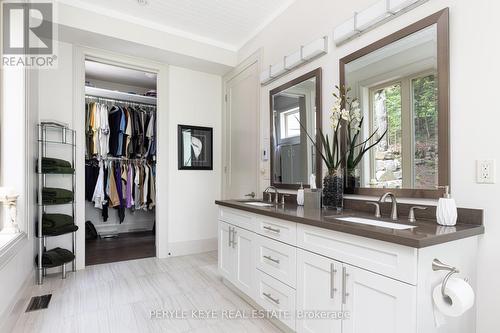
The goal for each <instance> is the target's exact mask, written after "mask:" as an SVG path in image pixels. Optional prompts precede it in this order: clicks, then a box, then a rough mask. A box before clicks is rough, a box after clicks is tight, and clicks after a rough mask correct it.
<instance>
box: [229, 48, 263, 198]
mask: <svg viewBox="0 0 500 333" xmlns="http://www.w3.org/2000/svg"><path fill="white" fill-rule="evenodd" d="M262 52H263V50H262V49H259V50H257V51H255V52H254V53H253V54H251V55H250V56H249V57H248V58H246V59H245V60H243V61H242V62H241V63H240V64H239V65H237V66H236V67H235V68H234V69H233V70H231V71H230V72H229V73H227V74H226V75H225V76H224V77H223V79H222V101H223V107H222V154H221V158H222V164H221V165H222V182H221V196H222V199H234V198H227V197H226V195H227V170H228V162H229V161H228V157H227V150H228V146H227V145H228V141H227V139H228V134H227V130H228V125H227V115H228V103H227V97H226V96H227V88H228V84H229V82H230V81H231V80H232V79H234V78H235V77H236V76H237V75H239V74H240V73H242V72H243V71H245V70H246V69H247V68H248V67H250V66H252V65H254V64H257V73H256V74H257V76H259V74H260V72H261V64H262ZM257 84H258V83H257ZM260 104H261V102H260V85H259V86H258V88H257V108H258V109H257V133H259V137H258V138H257V140H258V149H257V152H258V153H257V156H255V161H256V162H255V163H257V168H256V170H257V174H256V179H257V181H258V182H259V184H258V186H257V189H260V172H259V170H260V151H261V147H262V142H261V139H262V134H261V128H262V125H261V117H260V112H261V106H260ZM257 195H258V193H257Z"/></svg>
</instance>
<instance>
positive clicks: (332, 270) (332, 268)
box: [330, 262, 337, 299]
mask: <svg viewBox="0 0 500 333" xmlns="http://www.w3.org/2000/svg"><path fill="white" fill-rule="evenodd" d="M335 273H337V270H336V269H335V264H334V263H333V262H332V263H330V298H331V299H333V297H334V296H335V292H336V291H337V288H335Z"/></svg>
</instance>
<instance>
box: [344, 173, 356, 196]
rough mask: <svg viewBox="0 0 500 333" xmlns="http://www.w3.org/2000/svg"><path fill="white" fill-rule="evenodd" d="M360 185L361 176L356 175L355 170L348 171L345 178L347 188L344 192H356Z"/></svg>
mask: <svg viewBox="0 0 500 333" xmlns="http://www.w3.org/2000/svg"><path fill="white" fill-rule="evenodd" d="M359 185H360V179H359V176H356V173H355V172H354V171H350V172H349V171H348V172H347V175H346V178H345V188H344V193H346V194H354V192H355V191H354V190H355V189H356V188H358V187H359Z"/></svg>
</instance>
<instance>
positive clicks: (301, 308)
mask: <svg viewBox="0 0 500 333" xmlns="http://www.w3.org/2000/svg"><path fill="white" fill-rule="evenodd" d="M297 259H298V260H297V311H298V312H299V313H301V314H302V316H301V317H302V318H301V319H298V320H297V332H307V333H313V332H314V333H317V332H325V333H327V332H328V333H336V332H339V333H340V332H342V333H365V332H369V333H401V332H405V333H413V332H415V329H416V326H415V319H416V311H415V302H416V287H415V286H412V285H409V284H406V283H404V282H400V281H397V280H394V279H391V278H387V277H385V276H382V275H380V274H376V273H373V272H370V271H368V270H365V269H361V268H358V267H354V266H351V265H348V264H345V263H341V262H339V261H336V260H332V259H329V258H326V257H323V256H321V255H318V254H314V253H311V252H308V251H304V250H298V253H297ZM341 313H343V314H345V315H346V317H345V318H344V317H343V316H342V315H341ZM315 315H316V316H321V315H322V316H330V317H329V318H332V319H329V320H327V319H323V318H319V319H318V318H316V317H315ZM334 318H338V319H334Z"/></svg>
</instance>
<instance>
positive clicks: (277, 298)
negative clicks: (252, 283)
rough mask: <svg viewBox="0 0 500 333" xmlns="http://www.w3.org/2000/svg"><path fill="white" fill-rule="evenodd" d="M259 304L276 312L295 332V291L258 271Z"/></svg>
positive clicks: (257, 296)
mask: <svg viewBox="0 0 500 333" xmlns="http://www.w3.org/2000/svg"><path fill="white" fill-rule="evenodd" d="M255 297H256V298H257V299H256V301H257V304H259V305H260V306H262V307H263V308H264V309H265V310H268V311H274V312H276V315H279V316H280V317H279V319H280V320H281V321H282V322H283V323H284V324H285V325H287V326H288V327H290V328H291V329H292V330H295V289H293V288H290V287H289V286H287V285H286V284H284V283H282V282H280V281H278V280H276V279H274V278H272V277H271V276H269V275H267V274H266V273H263V272H261V271H259V270H257V295H255Z"/></svg>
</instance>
